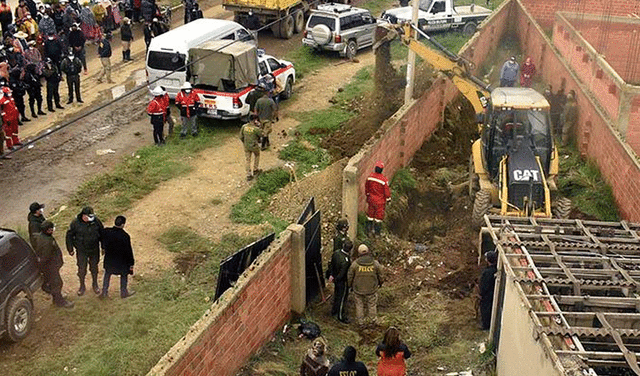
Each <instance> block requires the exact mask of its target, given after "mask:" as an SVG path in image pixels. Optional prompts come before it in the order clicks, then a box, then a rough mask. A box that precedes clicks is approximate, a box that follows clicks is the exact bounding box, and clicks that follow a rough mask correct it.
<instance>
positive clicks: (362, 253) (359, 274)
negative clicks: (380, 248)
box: [348, 244, 383, 326]
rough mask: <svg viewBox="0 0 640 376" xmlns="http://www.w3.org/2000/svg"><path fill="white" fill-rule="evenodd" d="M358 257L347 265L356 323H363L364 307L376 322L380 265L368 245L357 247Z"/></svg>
mask: <svg viewBox="0 0 640 376" xmlns="http://www.w3.org/2000/svg"><path fill="white" fill-rule="evenodd" d="M358 256H359V257H358V259H357V260H356V261H355V262H354V263H353V264H351V266H350V267H349V275H348V279H349V286H350V287H351V288H352V289H353V293H354V300H355V303H356V318H357V319H358V325H360V326H362V325H364V307H365V306H366V307H367V311H368V317H370V318H371V319H372V321H373V322H374V323H375V322H376V315H377V307H378V289H379V288H380V286H382V282H383V279H382V273H383V269H382V265H380V263H379V262H378V261H376V260H375V259H374V258H373V256H372V255H371V253H370V252H369V247H367V246H366V245H364V244H361V245H360V246H359V247H358Z"/></svg>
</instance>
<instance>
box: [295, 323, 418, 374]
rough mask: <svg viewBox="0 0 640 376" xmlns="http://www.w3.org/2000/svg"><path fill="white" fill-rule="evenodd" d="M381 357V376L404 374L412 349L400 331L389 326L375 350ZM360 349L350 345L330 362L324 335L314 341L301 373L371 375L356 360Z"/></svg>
mask: <svg viewBox="0 0 640 376" xmlns="http://www.w3.org/2000/svg"><path fill="white" fill-rule="evenodd" d="M375 354H376V356H377V357H378V367H377V369H376V372H377V373H376V374H377V375H378V376H405V375H406V372H407V366H406V364H405V360H406V359H409V357H411V351H409V348H408V347H407V345H406V344H405V343H404V342H403V341H402V340H401V339H400V331H399V330H398V329H397V328H395V327H393V326H392V327H389V328H388V329H387V330H386V332H385V333H384V337H383V339H382V341H381V342H380V343H379V344H378V346H377V347H376V349H375ZM356 355H357V351H356V349H355V348H354V347H353V346H347V347H345V349H344V352H343V354H342V359H341V360H340V361H339V362H337V363H336V364H334V365H331V363H330V361H329V359H328V357H327V344H326V342H325V340H324V339H323V338H322V337H318V338H316V339H314V340H313V342H312V344H311V348H309V350H307V352H306V354H305V355H304V358H303V359H302V363H301V364H300V376H343V375H349V376H368V375H369V371H368V369H367V366H366V365H365V364H364V363H363V362H359V361H356Z"/></svg>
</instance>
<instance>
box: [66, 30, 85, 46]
mask: <svg viewBox="0 0 640 376" xmlns="http://www.w3.org/2000/svg"><path fill="white" fill-rule="evenodd" d="M85 42H86V39H85V38H84V34H82V31H81V30H80V29H78V30H71V31H70V32H69V46H70V47H76V48H78V47H84V43H85Z"/></svg>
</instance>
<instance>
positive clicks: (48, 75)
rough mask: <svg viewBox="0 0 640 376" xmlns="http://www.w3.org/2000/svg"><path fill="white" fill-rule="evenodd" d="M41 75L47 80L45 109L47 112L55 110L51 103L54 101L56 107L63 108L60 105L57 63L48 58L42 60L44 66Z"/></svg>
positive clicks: (60, 77)
mask: <svg viewBox="0 0 640 376" xmlns="http://www.w3.org/2000/svg"><path fill="white" fill-rule="evenodd" d="M42 75H43V76H44V79H45V80H46V81H47V109H48V110H49V112H55V111H56V110H54V109H53V105H54V103H55V105H56V108H59V109H64V107H62V105H60V80H61V79H62V76H61V75H60V69H58V64H56V63H54V62H53V60H51V59H50V58H46V59H45V60H44V68H43V69H42Z"/></svg>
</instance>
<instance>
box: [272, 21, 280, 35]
mask: <svg viewBox="0 0 640 376" xmlns="http://www.w3.org/2000/svg"><path fill="white" fill-rule="evenodd" d="M271 32H272V33H273V36H274V37H276V38H282V37H281V36H280V21H278V22H276V23H274V24H273V25H271Z"/></svg>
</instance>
